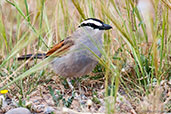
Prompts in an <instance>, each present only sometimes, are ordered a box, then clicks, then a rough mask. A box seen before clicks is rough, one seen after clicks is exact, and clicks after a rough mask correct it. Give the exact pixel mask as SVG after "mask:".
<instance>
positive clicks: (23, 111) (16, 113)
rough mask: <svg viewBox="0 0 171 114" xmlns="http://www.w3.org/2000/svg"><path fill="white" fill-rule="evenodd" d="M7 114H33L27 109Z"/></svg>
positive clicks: (15, 110)
mask: <svg viewBox="0 0 171 114" xmlns="http://www.w3.org/2000/svg"><path fill="white" fill-rule="evenodd" d="M5 114H31V112H30V111H29V110H28V109H27V108H22V107H20V108H14V109H11V110H9V111H8V112H6V113H5Z"/></svg>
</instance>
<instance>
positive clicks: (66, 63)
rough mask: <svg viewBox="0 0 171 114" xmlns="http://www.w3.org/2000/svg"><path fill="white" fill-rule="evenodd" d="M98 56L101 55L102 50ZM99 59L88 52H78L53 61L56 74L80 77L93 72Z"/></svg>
mask: <svg viewBox="0 0 171 114" xmlns="http://www.w3.org/2000/svg"><path fill="white" fill-rule="evenodd" d="M98 56H99V57H101V54H100V52H99V53H98ZM97 63H98V60H97V59H96V58H95V57H93V56H92V54H87V52H86V51H85V52H76V53H72V54H68V55H66V56H64V57H61V58H56V59H55V60H54V61H53V62H52V67H53V70H54V72H55V73H56V74H58V75H60V76H64V77H80V76H83V75H86V74H88V73H89V72H91V71H92V70H93V69H94V68H95V66H96V65H97Z"/></svg>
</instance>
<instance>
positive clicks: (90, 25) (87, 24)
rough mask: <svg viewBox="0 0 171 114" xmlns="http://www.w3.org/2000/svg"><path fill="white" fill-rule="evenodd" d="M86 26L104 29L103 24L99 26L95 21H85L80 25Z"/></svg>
mask: <svg viewBox="0 0 171 114" xmlns="http://www.w3.org/2000/svg"><path fill="white" fill-rule="evenodd" d="M84 26H88V27H92V28H93V29H99V30H104V28H103V26H97V25H95V24H94V23H83V24H81V25H80V26H79V27H84Z"/></svg>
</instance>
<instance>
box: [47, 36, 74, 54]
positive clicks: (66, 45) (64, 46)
mask: <svg viewBox="0 0 171 114" xmlns="http://www.w3.org/2000/svg"><path fill="white" fill-rule="evenodd" d="M73 45H74V41H73V39H72V38H71V37H67V38H66V39H65V40H62V41H60V42H59V43H58V44H56V45H54V46H53V47H52V49H50V50H49V51H48V52H47V53H46V56H50V55H52V54H54V55H55V56H60V55H61V54H63V53H65V52H67V51H68V50H69V49H70V47H72V46H73Z"/></svg>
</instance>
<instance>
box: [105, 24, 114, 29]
mask: <svg viewBox="0 0 171 114" xmlns="http://www.w3.org/2000/svg"><path fill="white" fill-rule="evenodd" d="M103 28H104V30H109V29H111V28H112V26H110V25H108V24H103Z"/></svg>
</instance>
